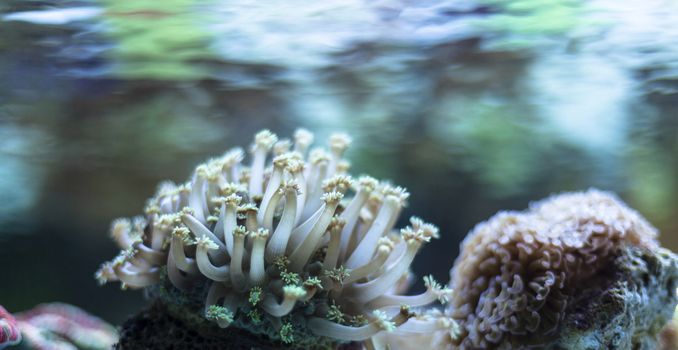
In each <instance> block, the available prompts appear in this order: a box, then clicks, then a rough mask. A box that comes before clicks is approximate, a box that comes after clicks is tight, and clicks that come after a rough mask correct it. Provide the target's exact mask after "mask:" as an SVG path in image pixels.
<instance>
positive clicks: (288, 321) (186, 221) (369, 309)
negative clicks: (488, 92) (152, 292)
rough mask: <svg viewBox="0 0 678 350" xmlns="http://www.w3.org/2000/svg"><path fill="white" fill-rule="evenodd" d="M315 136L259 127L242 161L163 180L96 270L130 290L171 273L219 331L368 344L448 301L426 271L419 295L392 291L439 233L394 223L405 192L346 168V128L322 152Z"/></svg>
mask: <svg viewBox="0 0 678 350" xmlns="http://www.w3.org/2000/svg"><path fill="white" fill-rule="evenodd" d="M312 141H313V135H312V134H311V133H309V132H308V131H305V130H298V131H297V132H296V133H295V135H294V142H291V141H288V140H280V141H279V140H278V138H277V137H276V135H274V134H272V133H271V132H269V131H267V130H264V131H261V132H259V133H258V134H257V135H256V137H255V139H254V143H253V145H252V147H251V149H250V153H251V155H252V159H251V163H250V165H249V166H248V167H247V166H244V165H243V164H242V161H243V159H244V152H243V151H242V150H241V149H239V148H236V149H232V150H230V151H228V152H226V153H225V154H224V155H223V156H221V157H218V158H214V159H211V160H209V161H207V162H206V163H204V164H201V165H199V166H198V167H197V168H196V170H195V172H194V173H193V175H192V177H191V178H190V180H189V181H188V182H186V183H184V184H174V183H172V182H164V183H162V184H161V185H160V186H159V187H158V191H157V194H156V195H155V197H153V198H151V199H150V200H149V201H148V205H147V206H146V210H145V216H143V217H136V218H132V219H118V220H116V221H114V222H113V224H112V229H111V233H112V237H113V239H114V240H115V241H116V242H117V244H118V245H119V246H120V248H121V249H122V252H121V253H120V254H119V255H118V256H117V257H116V258H115V259H113V260H112V261H110V262H107V263H105V264H103V265H102V267H101V269H100V270H99V271H98V272H97V278H98V279H99V280H100V281H101V282H108V281H120V282H122V285H123V287H129V288H144V287H151V288H152V287H154V286H158V285H160V286H165V285H167V281H169V285H170V286H171V288H172V289H174V290H179V291H181V292H182V293H183V295H197V296H198V297H200V298H201V303H202V312H201V313H202V317H203V319H205V320H209V321H212V322H214V323H216V324H217V325H218V326H219V327H221V328H226V327H229V326H231V327H241V328H246V329H247V330H248V331H251V332H253V333H258V334H267V335H269V336H270V337H272V338H276V339H279V340H280V341H282V342H284V343H296V344H299V342H300V341H302V339H299V338H301V337H305V338H309V336H307V335H306V334H307V333H308V332H306V331H305V330H310V331H311V332H312V334H314V335H315V336H316V337H319V338H322V339H329V340H330V342H334V343H340V342H349V341H367V342H368V343H371V342H372V340H371V339H372V337H373V336H374V335H375V334H377V333H380V332H382V331H386V332H392V331H394V330H397V329H398V328H399V327H400V326H401V325H403V324H405V323H406V322H407V321H408V320H409V319H410V318H412V317H414V316H415V313H414V312H413V311H414V310H416V308H419V307H424V306H427V305H430V304H432V303H434V302H436V301H443V302H445V301H447V300H448V298H449V297H450V295H451V290H449V289H447V288H443V287H442V286H440V285H439V284H438V283H436V282H435V281H434V280H433V279H432V278H431V277H427V278H426V285H427V291H426V292H424V293H423V294H421V295H416V296H404V295H401V294H400V293H401V292H402V290H401V289H402V288H400V287H401V286H402V284H403V281H404V280H406V278H407V275H408V273H409V267H410V264H411V263H412V260H413V259H414V257H415V256H416V254H417V252H418V251H419V250H420V248H421V247H422V245H423V244H425V243H426V242H429V241H430V240H431V239H432V238H436V237H438V229H437V228H436V227H435V226H434V225H432V224H428V223H425V222H423V221H422V220H421V219H418V218H412V219H411V220H410V223H411V224H410V226H407V227H405V228H403V229H402V230H400V231H399V232H394V231H393V227H394V225H395V223H396V220H397V218H398V216H399V215H400V212H401V211H402V209H403V207H404V206H405V204H406V201H407V199H408V197H409V193H408V192H407V191H406V190H405V189H403V188H401V187H395V186H392V185H390V184H388V183H386V182H378V181H377V180H375V179H373V178H371V177H368V176H361V177H359V178H358V179H354V178H353V177H351V176H349V175H348V174H347V170H348V162H347V161H345V160H344V159H342V156H343V154H344V152H345V151H346V149H347V147H348V146H349V144H350V142H351V139H350V138H349V137H348V136H347V135H344V134H335V135H332V136H331V137H330V139H329V151H326V150H324V149H320V148H318V149H312V150H309V147H310V145H311V143H312ZM269 153H272V157H271V158H272V159H271V161H270V162H267V160H268V158H269ZM307 154H308V155H307ZM351 192H352V193H353V195H352V196H349V195H348V194H349V193H351ZM201 291H205V292H203V293H202V294H201ZM448 326H449V325H448ZM270 328H273V329H274V330H275V332H274V333H272V332H270ZM413 329H414V331H416V332H426V331H428V330H431V329H434V330H435V329H440V325H438V324H435V325H430V327H428V326H427V325H425V324H423V325H420V326H419V327H413ZM312 342H316V343H315V344H316V345H317V344H318V341H317V339H314V340H312Z"/></svg>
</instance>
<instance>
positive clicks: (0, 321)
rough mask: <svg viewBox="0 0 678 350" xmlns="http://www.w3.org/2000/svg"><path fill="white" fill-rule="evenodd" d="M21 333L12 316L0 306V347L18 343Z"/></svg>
mask: <svg viewBox="0 0 678 350" xmlns="http://www.w3.org/2000/svg"><path fill="white" fill-rule="evenodd" d="M19 342H21V333H20V332H19V327H18V326H17V323H16V320H15V319H14V316H12V314H10V313H9V312H8V311H7V310H5V308H3V307H2V306H0V349H2V348H4V347H5V346H10V345H15V344H19Z"/></svg>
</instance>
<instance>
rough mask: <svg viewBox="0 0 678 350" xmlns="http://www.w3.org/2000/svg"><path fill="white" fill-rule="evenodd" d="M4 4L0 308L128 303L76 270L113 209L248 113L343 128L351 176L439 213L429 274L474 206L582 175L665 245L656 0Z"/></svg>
mask: <svg viewBox="0 0 678 350" xmlns="http://www.w3.org/2000/svg"><path fill="white" fill-rule="evenodd" d="M8 3H9V5H8ZM8 3H4V4H2V5H0V17H1V18H3V20H1V21H0V33H1V34H0V38H1V39H2V40H0V73H1V74H0V77H4V79H3V80H2V81H0V191H2V193H3V197H2V199H3V201H2V203H0V241H1V242H2V245H3V249H2V250H0V265H3V266H14V267H15V269H18V270H19V273H16V274H12V275H11V276H10V277H8V278H7V279H6V280H3V288H2V289H0V303H2V304H4V305H5V306H7V307H8V308H10V310H11V309H15V310H18V309H24V308H28V307H29V306H32V305H34V304H36V303H38V302H41V301H50V300H62V301H66V302H72V303H75V304H77V305H80V306H84V307H85V308H87V309H90V310H92V311H95V312H96V313H98V314H101V315H103V316H105V317H106V318H108V319H111V320H114V321H120V320H121V319H123V318H124V317H125V315H126V314H127V313H128V312H130V310H134V309H135V308H137V307H138V305H139V304H140V303H141V297H140V296H139V295H138V293H120V292H118V291H116V290H115V287H111V286H108V287H104V288H99V287H97V286H96V285H95V283H94V280H93V279H92V278H91V275H92V273H93V271H94V270H96V268H97V265H98V263H99V262H101V261H103V260H105V259H108V258H109V257H111V256H113V255H114V254H115V251H114V247H113V244H112V243H111V242H109V240H108V237H107V235H106V230H107V227H108V222H109V221H110V220H111V219H112V218H115V217H119V216H132V215H136V214H138V213H139V212H140V209H141V207H142V206H143V203H144V201H145V199H146V198H147V197H148V196H150V195H151V194H152V192H153V190H154V187H155V185H156V184H157V183H158V182H159V181H160V180H163V179H172V180H175V181H182V180H183V179H185V177H186V176H187V175H188V174H189V172H190V170H191V168H192V167H193V166H194V165H195V164H197V163H198V162H200V161H202V160H204V159H205V158H207V157H209V156H213V155H217V154H220V153H221V152H223V151H224V150H225V149H226V148H227V147H230V146H234V145H246V144H248V143H249V142H250V138H251V135H253V134H254V132H255V131H257V130H259V129H261V128H270V129H272V130H274V131H276V132H278V133H279V134H281V135H290V134H291V133H292V131H293V130H294V129H295V128H296V127H298V126H303V127H306V128H308V129H311V130H314V131H315V132H316V134H317V137H316V139H317V140H323V139H324V138H325V137H326V136H327V135H329V134H330V133H331V132H332V131H335V130H338V129H340V130H344V131H347V132H349V133H350V134H351V135H352V136H353V137H354V145H353V148H352V149H351V150H350V152H349V153H350V154H349V158H350V159H351V160H352V162H353V169H354V170H353V173H355V174H360V173H369V174H372V175H374V176H377V177H380V178H386V179H390V180H392V181H393V182H395V183H397V184H400V185H403V186H405V187H408V188H409V189H410V191H411V193H412V197H411V202H410V206H409V207H408V209H407V212H406V215H418V216H422V217H424V218H426V219H427V220H430V221H433V222H436V223H437V224H439V226H441V228H442V231H443V232H444V233H445V234H444V235H443V238H442V239H441V241H440V242H439V244H434V245H430V246H429V247H427V248H426V251H425V253H424V254H422V256H421V257H420V258H419V260H418V261H417V262H416V264H415V266H414V267H415V271H416V272H418V273H420V274H421V273H422V272H423V271H427V272H428V271H430V272H433V273H434V275H435V276H436V277H437V278H439V279H440V280H446V279H447V278H446V274H447V271H446V270H447V269H448V268H449V266H450V265H451V264H452V260H453V258H454V257H455V256H456V254H457V249H458V248H457V247H458V243H459V241H460V240H461V239H462V237H463V236H464V235H465V233H466V232H468V230H469V229H470V228H471V227H472V226H473V225H474V224H475V223H477V222H479V221H481V220H484V219H486V218H488V217H489V216H490V215H492V214H494V213H495V212H496V211H498V210H501V209H522V208H525V207H526V206H527V203H528V202H529V201H531V200H536V199H539V198H542V197H544V196H546V195H548V194H549V193H553V192H561V191H567V190H577V189H586V188H588V187H591V186H595V187H600V188H604V189H610V190H613V191H616V192H618V193H620V194H621V195H622V196H623V198H624V199H625V200H627V201H628V202H629V203H630V204H631V206H633V207H635V208H637V209H639V210H640V211H641V212H642V213H643V214H644V215H646V216H647V217H648V218H649V219H650V220H651V221H652V222H653V223H655V224H656V225H657V226H658V227H660V228H661V229H662V231H663V232H664V236H663V239H664V241H665V243H666V244H667V245H668V246H669V247H671V248H672V249H674V250H676V249H678V239H677V238H676V237H675V235H672V233H675V232H676V231H678V221H676V217H677V216H676V214H678V213H677V210H678V209H677V208H678V182H677V181H678V180H677V179H678V176H677V175H678V140H677V139H678V137H677V136H676V135H678V107H677V106H678V94H677V93H676V90H675V89H674V87H675V86H677V84H678V79H676V78H675V77H676V74H675V73H676V66H675V64H674V63H675V62H678V60H677V58H678V52H676V51H675V48H676V47H678V45H675V39H676V38H677V37H678V35H674V33H676V26H675V25H673V24H672V23H678V21H673V19H675V15H673V17H671V16H670V15H667V14H665V13H663V12H662V11H660V10H657V8H661V9H664V8H666V7H665V6H666V5H667V4H666V1H661V0H655V1H651V2H643V4H644V5H642V4H641V2H639V1H630V2H624V6H628V7H626V8H625V7H624V6H621V5H622V4H619V3H618V2H608V1H606V0H592V1H588V2H580V1H574V0H563V1H559V2H557V4H555V5H553V6H544V5H543V2H540V1H536V0H520V1H511V2H497V1H489V0H488V1H480V2H474V1H470V0H454V1H448V2H433V1H430V2H429V1H424V2H421V1H419V2H414V1H405V0H400V1H379V2H368V1H357V0H349V1H330V2H322V3H317V4H312V5H302V4H301V2H297V1H291V2H290V1H287V2H252V1H245V0H243V1H235V2H234V1H216V0H215V1H209V2H200V4H199V5H198V3H197V2H195V1H193V0H171V1H165V2H163V5H162V6H161V7H159V6H158V5H157V3H156V2H150V1H135V2H122V1H114V0H101V1H82V2H71V3H66V4H65V5H60V6H61V7H57V6H47V5H44V4H40V3H35V4H34V3H26V2H8ZM304 4H306V3H304ZM507 4H508V5H507ZM64 6H65V7H64ZM594 10H595V11H594ZM630 10H632V11H630ZM674 13H678V12H674ZM1 14H4V15H1ZM608 14H609V15H608ZM630 14H633V15H630ZM636 18H644V20H643V21H640V20H637V19H636ZM651 20H656V21H657V23H660V24H659V25H657V26H647V23H648V21H651ZM648 39H651V40H648ZM672 77H673V78H672ZM6 247H11V249H10V248H6ZM35 256H40V259H36V258H35ZM431 257H434V259H435V260H432V258H431ZM441 260H445V261H448V264H440V263H439V261H441ZM4 283H7V285H11V286H13V287H12V288H5V287H4V285H5V284H4ZM35 286H38V287H35Z"/></svg>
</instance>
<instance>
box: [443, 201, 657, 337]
mask: <svg viewBox="0 0 678 350" xmlns="http://www.w3.org/2000/svg"><path fill="white" fill-rule="evenodd" d="M656 237H657V231H656V229H655V228H654V227H652V226H651V225H650V224H649V223H648V222H647V221H646V220H645V219H643V218H642V217H641V216H640V215H639V214H638V213H637V212H636V211H634V210H632V209H630V208H628V207H627V206H626V205H624V204H623V203H622V202H621V201H619V200H618V199H617V198H616V197H615V196H614V195H612V194H610V193H606V192H601V191H597V190H589V191H587V192H581V193H571V194H562V195H557V196H554V197H551V198H549V199H546V200H543V201H541V202H538V203H535V204H533V205H531V206H530V209H529V210H527V211H524V212H501V213H498V214H497V215H495V216H494V217H492V218H491V219H490V220H488V221H486V222H483V223H481V224H479V225H477V226H476V227H475V229H474V230H473V232H471V234H470V235H469V236H468V237H467V238H466V239H465V240H464V242H463V243H462V252H461V255H460V256H459V258H457V260H456V262H455V265H454V267H453V269H452V272H451V274H452V281H451V285H452V288H454V290H455V293H454V295H453V298H452V302H451V305H450V312H451V315H452V317H453V318H454V319H455V320H457V321H458V322H459V324H460V326H461V335H460V337H458V338H457V342H458V343H459V345H460V348H461V349H494V348H505V349H511V348H520V347H523V346H524V345H525V344H528V343H529V344H533V345H537V346H538V345H539V344H540V342H545V341H547V339H548V338H549V337H552V336H554V335H556V334H557V331H558V326H559V323H560V321H562V318H563V317H564V312H565V308H566V307H567V304H568V300H569V297H570V296H571V295H574V293H576V288H577V286H581V285H583V284H585V283H586V282H587V281H589V280H591V279H592V278H594V277H595V276H596V275H597V274H599V273H601V271H602V270H603V269H604V268H605V267H606V264H609V262H610V261H612V259H613V258H614V257H615V254H616V252H617V251H618V250H619V249H620V248H621V247H623V246H625V245H634V246H641V247H648V248H655V247H657V242H656ZM518 344H520V345H518Z"/></svg>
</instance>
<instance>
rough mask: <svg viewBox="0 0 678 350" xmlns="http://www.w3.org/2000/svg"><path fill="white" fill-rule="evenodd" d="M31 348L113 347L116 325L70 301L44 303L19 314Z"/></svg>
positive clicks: (18, 319)
mask: <svg viewBox="0 0 678 350" xmlns="http://www.w3.org/2000/svg"><path fill="white" fill-rule="evenodd" d="M16 319H17V322H18V325H19V328H20V329H21V333H22V334H23V336H24V341H25V342H26V344H27V345H28V346H29V347H30V348H31V349H36V350H40V349H92V350H94V349H101V350H103V349H110V347H111V345H113V344H114V343H115V342H116V341H117V339H118V335H117V332H116V331H115V328H113V326H111V325H109V324H108V323H106V322H104V321H103V320H101V319H99V318H97V317H94V316H92V315H89V314H88V313H86V312H85V311H83V310H81V309H79V308H77V307H75V306H72V305H68V304H62V303H50V304H41V305H38V306H36V307H35V308H33V309H31V310H28V311H24V312H22V313H19V314H17V315H16Z"/></svg>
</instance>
